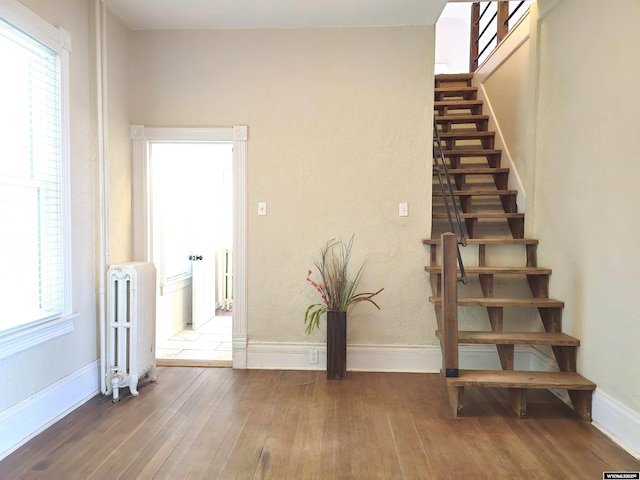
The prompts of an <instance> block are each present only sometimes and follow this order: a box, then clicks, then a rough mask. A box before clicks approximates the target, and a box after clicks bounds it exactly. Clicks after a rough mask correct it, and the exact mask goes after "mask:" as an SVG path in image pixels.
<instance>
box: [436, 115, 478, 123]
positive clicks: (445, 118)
mask: <svg viewBox="0 0 640 480" xmlns="http://www.w3.org/2000/svg"><path fill="white" fill-rule="evenodd" d="M435 119H436V123H438V122H452V123H467V122H468V123H472V122H476V121H478V120H481V121H485V120H486V121H488V120H489V115H469V114H468V113H460V114H449V115H436V116H435Z"/></svg>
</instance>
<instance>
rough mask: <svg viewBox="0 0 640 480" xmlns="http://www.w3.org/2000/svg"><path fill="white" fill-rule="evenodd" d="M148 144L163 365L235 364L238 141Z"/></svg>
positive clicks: (158, 337) (158, 338) (159, 348)
mask: <svg viewBox="0 0 640 480" xmlns="http://www.w3.org/2000/svg"><path fill="white" fill-rule="evenodd" d="M148 148H149V150H148V155H149V182H150V185H149V191H150V205H151V208H150V211H149V213H150V217H151V218H150V220H151V222H150V223H151V229H150V232H151V238H150V243H151V255H152V260H153V262H154V263H155V264H156V268H157V270H158V285H157V287H158V288H157V302H156V303H157V304H156V345H157V347H156V356H157V360H158V363H159V364H165V365H168V364H173V365H175V364H178V365H205V364H206V365H216V366H230V365H231V360H232V341H231V340H232V322H233V318H232V314H233V313H232V312H233V213H232V212H233V176H232V166H233V143H232V142H173V141H158V142H150V143H149V146H148Z"/></svg>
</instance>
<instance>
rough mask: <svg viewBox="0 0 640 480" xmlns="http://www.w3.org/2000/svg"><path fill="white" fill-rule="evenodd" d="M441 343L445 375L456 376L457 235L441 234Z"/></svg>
mask: <svg viewBox="0 0 640 480" xmlns="http://www.w3.org/2000/svg"><path fill="white" fill-rule="evenodd" d="M441 238H442V330H443V331H442V339H443V340H442V345H443V359H442V362H443V370H444V375H445V377H457V376H458V271H457V270H458V269H457V265H458V264H457V260H458V256H457V254H458V236H457V235H456V234H454V233H443V234H442V237H441Z"/></svg>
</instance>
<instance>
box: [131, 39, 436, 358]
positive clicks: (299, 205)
mask: <svg viewBox="0 0 640 480" xmlns="http://www.w3.org/2000/svg"><path fill="white" fill-rule="evenodd" d="M131 38H132V43H131V72H132V95H131V120H132V123H136V124H146V125H150V126H231V125H248V126H249V142H248V189H247V190H248V205H249V220H248V306H247V314H248V338H249V343H250V344H251V343H252V342H309V341H311V342H318V341H324V335H325V334H324V328H323V329H322V330H321V331H320V332H318V333H315V334H313V336H312V337H307V336H306V335H305V333H304V325H303V317H304V311H305V308H306V306H307V305H308V304H310V303H313V302H317V301H319V298H318V297H317V296H316V294H315V292H314V291H313V289H312V288H311V287H310V286H309V285H308V284H307V283H306V282H305V278H306V276H307V270H308V269H309V268H311V267H312V258H313V257H314V256H317V253H318V251H319V249H320V247H321V246H322V245H323V244H324V243H325V242H326V241H327V240H328V239H330V238H332V237H338V236H341V237H343V238H345V239H347V238H348V237H349V236H350V235H351V234H352V233H354V234H355V248H354V252H353V259H352V260H353V265H354V266H357V265H358V264H359V263H361V262H366V263H367V265H366V271H365V274H364V278H363V282H362V290H364V291H367V290H372V289H377V288H379V287H385V290H384V292H383V293H382V294H381V295H380V296H379V303H380V305H381V307H382V310H381V311H379V312H378V311H376V310H375V309H374V308H373V307H371V306H369V305H360V306H358V307H357V308H355V309H354V310H353V311H352V314H351V316H350V318H351V320H350V322H349V332H348V335H349V342H350V343H352V344H355V343H357V344H397V345H404V344H406V345H415V344H424V343H431V344H434V343H435V342H436V340H435V338H434V334H433V332H434V330H435V319H434V313H433V308H432V307H431V306H430V304H429V303H428V300H427V297H428V295H429V291H428V286H427V285H428V282H427V279H426V276H425V274H424V271H423V266H424V265H425V263H426V258H425V257H426V250H425V249H424V248H423V246H422V245H421V239H422V238H423V237H425V236H426V235H427V234H428V232H429V229H430V225H429V218H430V202H429V196H430V181H429V178H430V170H431V169H430V166H429V162H430V160H429V158H430V150H431V146H430V136H431V126H430V121H431V110H432V108H433V107H432V101H433V100H432V93H431V92H432V86H433V78H432V74H433V64H434V28H433V26H429V27H404V28H342V29H291V30H246V31H192V32H187V31H134V32H132V34H131ZM259 201H265V202H267V204H268V215H267V216H266V217H258V216H257V203H258V202H259ZM399 202H408V203H409V213H410V214H409V217H403V218H400V217H398V203H399Z"/></svg>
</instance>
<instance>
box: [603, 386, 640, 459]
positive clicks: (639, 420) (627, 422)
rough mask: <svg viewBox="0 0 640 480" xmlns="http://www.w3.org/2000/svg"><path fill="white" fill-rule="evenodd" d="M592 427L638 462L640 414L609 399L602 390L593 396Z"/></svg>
mask: <svg viewBox="0 0 640 480" xmlns="http://www.w3.org/2000/svg"><path fill="white" fill-rule="evenodd" d="M592 417H593V425H594V426H595V427H596V428H597V429H598V430H600V431H602V432H603V433H604V434H605V435H607V436H608V437H609V438H610V439H611V440H613V441H614V442H615V443H617V444H618V445H620V446H621V447H622V448H624V449H625V450H626V451H627V452H629V453H630V454H631V455H633V457H635V459H636V460H640V412H636V411H634V410H632V409H630V408H629V407H627V406H626V405H623V404H622V403H620V402H618V401H617V400H616V399H614V398H613V397H610V396H609V395H607V394H606V393H605V392H603V391H602V389H596V391H595V392H594V394H593V406H592Z"/></svg>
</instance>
